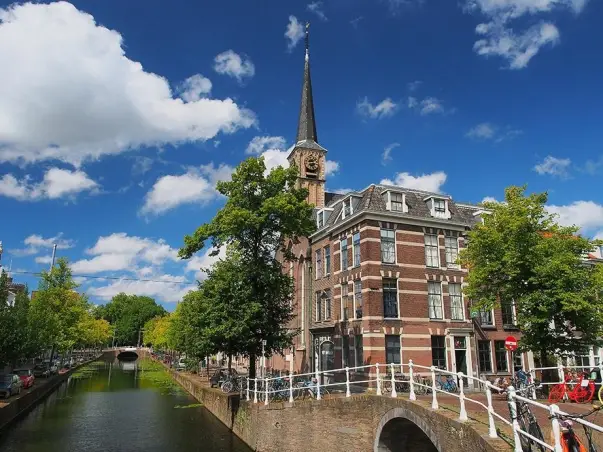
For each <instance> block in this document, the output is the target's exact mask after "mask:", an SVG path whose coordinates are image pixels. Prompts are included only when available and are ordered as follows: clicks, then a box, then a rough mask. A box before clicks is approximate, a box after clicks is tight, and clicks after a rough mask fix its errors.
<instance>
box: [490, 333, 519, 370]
mask: <svg viewBox="0 0 603 452" xmlns="http://www.w3.org/2000/svg"><path fill="white" fill-rule="evenodd" d="M497 342H503V343H504V342H505V341H504V340H500V339H496V340H493V341H492V348H493V349H494V357H495V358H496V343H497ZM503 348H504V347H503ZM505 357H506V359H507V369H506V370H498V358H497V359H496V368H492V372H496V373H498V372H511V367H510V366H513V367H514V366H515V364H514V363H512V362H511V352H509V351H508V350H507V349H505ZM490 361H492V360H490Z"/></svg>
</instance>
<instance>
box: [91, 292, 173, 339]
mask: <svg viewBox="0 0 603 452" xmlns="http://www.w3.org/2000/svg"><path fill="white" fill-rule="evenodd" d="M165 314H166V310H165V309H164V308H163V307H162V306H160V305H158V304H157V303H156V302H155V300H153V299H152V298H150V297H145V296H140V295H127V294H125V293H120V294H117V295H115V296H114V297H113V298H112V299H111V301H110V302H109V303H107V304H106V305H105V306H103V307H101V308H98V309H97V312H96V315H97V316H99V317H101V318H103V319H105V320H107V321H108V322H109V323H111V325H113V326H114V328H115V344H116V345H132V344H137V343H138V338H139V334H140V333H141V332H142V329H143V327H144V324H145V323H146V322H147V321H149V320H151V319H152V318H154V317H157V316H163V315H165Z"/></svg>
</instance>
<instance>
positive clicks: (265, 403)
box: [264, 377, 268, 405]
mask: <svg viewBox="0 0 603 452" xmlns="http://www.w3.org/2000/svg"><path fill="white" fill-rule="evenodd" d="M264 391H265V394H264V395H265V396H266V398H265V399H264V405H268V377H264Z"/></svg>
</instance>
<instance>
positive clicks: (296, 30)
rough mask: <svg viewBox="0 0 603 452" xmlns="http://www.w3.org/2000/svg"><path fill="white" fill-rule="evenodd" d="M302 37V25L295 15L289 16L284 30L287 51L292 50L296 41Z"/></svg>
mask: <svg viewBox="0 0 603 452" xmlns="http://www.w3.org/2000/svg"><path fill="white" fill-rule="evenodd" d="M303 37H304V26H303V25H302V24H301V23H300V22H299V21H298V20H297V17H295V16H289V23H288V24H287V30H286V31H285V38H287V49H289V52H290V51H292V50H293V49H294V48H295V46H296V45H297V43H298V42H299V41H301V39H302V38H303Z"/></svg>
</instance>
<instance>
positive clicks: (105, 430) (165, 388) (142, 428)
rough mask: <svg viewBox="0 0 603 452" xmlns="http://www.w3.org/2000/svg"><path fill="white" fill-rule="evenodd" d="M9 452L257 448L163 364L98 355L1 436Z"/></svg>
mask: <svg viewBox="0 0 603 452" xmlns="http://www.w3.org/2000/svg"><path fill="white" fill-rule="evenodd" d="M0 451H2V452H107V451H111V452H122V451H123V452H138V451H140V452H143V451H144V452H165V451H181V452H188V451H191V452H192V451H203V452H250V451H251V449H249V448H248V447H247V446H246V445H245V444H244V443H243V442H242V441H241V440H239V439H238V438H237V437H236V436H234V435H233V434H232V433H231V432H230V430H228V429H227V428H226V427H225V426H224V425H223V424H222V423H221V422H220V421H219V420H218V419H216V418H215V417H214V416H213V415H212V414H211V413H210V412H209V411H207V410H206V409H205V408H203V407H202V406H200V405H199V404H198V403H197V401H196V400H195V399H194V398H193V397H191V396H190V395H189V394H187V393H186V392H185V391H184V390H183V389H181V388H180V387H179V386H178V385H177V384H176V383H174V382H173V380H172V379H171V378H170V377H169V375H168V373H167V372H166V371H165V370H164V369H163V368H162V367H161V366H160V365H159V364H157V363H155V362H153V361H150V360H138V361H136V362H121V361H117V360H115V361H97V362H94V363H91V364H89V365H87V366H85V367H83V368H80V369H78V370H77V371H75V372H74V374H72V375H71V377H70V378H69V380H68V381H67V382H65V383H64V384H63V385H61V386H60V387H59V388H58V390H57V391H56V392H54V393H53V394H52V395H50V396H49V397H48V398H47V399H46V400H45V401H44V402H42V403H41V404H40V405H38V406H37V407H36V408H35V409H34V410H33V411H31V412H30V413H29V414H28V415H27V416H26V417H25V418H23V419H22V420H21V421H19V422H18V423H16V424H14V425H13V426H11V427H9V428H8V430H7V431H5V432H4V434H3V435H2V437H0Z"/></svg>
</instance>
